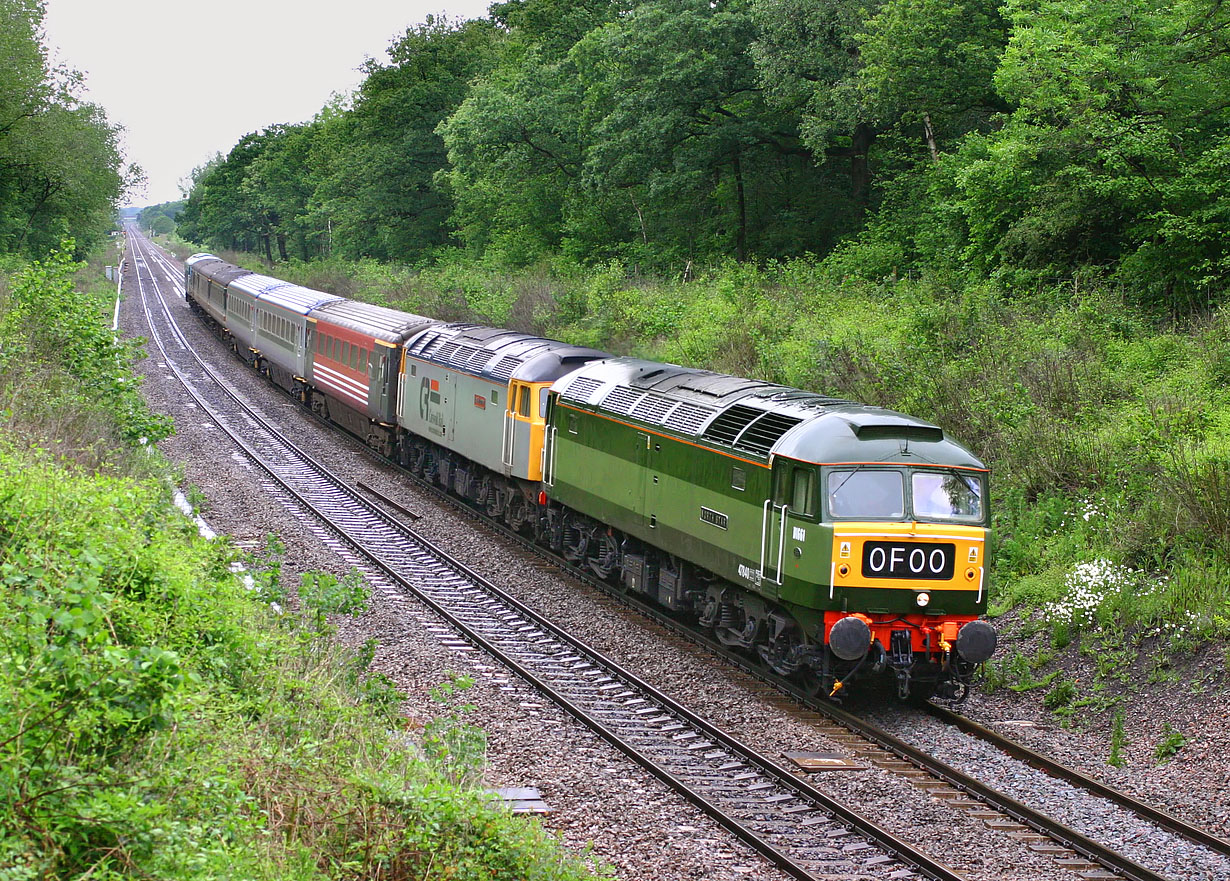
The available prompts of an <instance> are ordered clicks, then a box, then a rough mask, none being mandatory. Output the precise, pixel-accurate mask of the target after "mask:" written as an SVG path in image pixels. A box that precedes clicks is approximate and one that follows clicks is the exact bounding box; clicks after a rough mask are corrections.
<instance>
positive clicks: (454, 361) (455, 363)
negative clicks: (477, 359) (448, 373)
mask: <svg viewBox="0 0 1230 881" xmlns="http://www.w3.org/2000/svg"><path fill="white" fill-rule="evenodd" d="M481 351H482V349H480V348H478V346H467V345H464V344H459V345H458V346H457V348H455V349H452V350H451V351H450V352H449V353H448V363H449V366H450V367H457V368H459V369H461V370H464V369H465V368H466V366H467V365H468V364H469V363H470V359H471V358H473V357H474V353H475V352H481ZM443 354H444V353H443V351H441V356H443Z"/></svg>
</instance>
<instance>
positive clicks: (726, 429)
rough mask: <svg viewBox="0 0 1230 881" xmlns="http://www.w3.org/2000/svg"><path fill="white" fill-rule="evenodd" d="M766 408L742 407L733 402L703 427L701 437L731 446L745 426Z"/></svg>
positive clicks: (762, 413) (759, 415)
mask: <svg viewBox="0 0 1230 881" xmlns="http://www.w3.org/2000/svg"><path fill="white" fill-rule="evenodd" d="M767 412H768V411H767V410H756V409H754V408H752V407H744V406H743V405H742V404H735V405H734V406H733V407H731V408H730V409H729V410H727V411H725V412H724V413H722V415H720V416H718V418H717V419H714V420H713V422H712V423H711V424H710V425H709V427H708V428H707V429H705V433H704V434H703V435H702V437H704V438H705V440H711V441H716V442H717V443H719V444H725V445H726V446H728V447H733V446H734V444H735V440H736V439H737V438H738V437H739V435H740V434H741V433H742V432H743V429H745V428H747V427H748V425H750V424H751V423H752V421H753V420H755V419H758V418H759V417H761V416H763V415H765V413H767Z"/></svg>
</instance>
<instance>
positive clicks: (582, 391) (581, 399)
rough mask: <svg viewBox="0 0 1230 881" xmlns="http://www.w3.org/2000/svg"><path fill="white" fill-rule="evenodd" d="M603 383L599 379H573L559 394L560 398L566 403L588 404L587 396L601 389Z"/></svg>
mask: <svg viewBox="0 0 1230 881" xmlns="http://www.w3.org/2000/svg"><path fill="white" fill-rule="evenodd" d="M602 385H603V382H602V380H600V379H594V378H593V377H592V376H581V377H578V378H577V379H574V380H573V381H572V382H571V383H570V384H569V386H568V388H566V389H564V390H563V391H562V392H560V397H561V398H563V399H564V400H567V401H576V402H577V403H578V404H588V403H589V396H590V395H592V394H593V393H594V392H596V391H597V390H598V389H600V388H602Z"/></svg>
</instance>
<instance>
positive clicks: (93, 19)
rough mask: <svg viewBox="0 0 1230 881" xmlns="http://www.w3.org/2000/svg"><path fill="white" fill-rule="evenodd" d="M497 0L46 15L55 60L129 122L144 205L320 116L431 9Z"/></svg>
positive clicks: (90, 9) (68, 4) (133, 1)
mask: <svg viewBox="0 0 1230 881" xmlns="http://www.w3.org/2000/svg"><path fill="white" fill-rule="evenodd" d="M490 2H491V0H341V2H338V0H332V2H325V0H316V2H311V0H308V2H304V0H209V2H204V3H187V2H183V0H124V2H120V3H108V2H104V0H47V17H46V19H45V22H44V24H45V27H46V42H47V46H48V48H49V49H50V50H51V53H52V57H53V58H55V59H57V60H59V61H62V62H64V63H65V64H67V65H68V66H69V67H72V68H75V69H77V70H80V71H82V72H83V73H85V75H86V85H87V92H86V96H85V97H86V98H88V99H89V100H91V101H93V102H95V103H97V104H101V105H102V106H103V107H105V108H106V109H107V117H108V119H110V120H111V122H112V123H118V124H120V125H122V126H123V127H124V129H125V135H124V145H125V152H126V155H127V158H128V160H129V161H130V162H135V163H136V164H137V165H140V166H141V168H143V169H144V170H145V174H146V177H147V178H148V183H147V184H146V187H145V189H144V192H137V193H134V194H132V195H131V196H130V197H129V202H130V203H131V204H133V205H138V206H144V205H153V204H157V203H159V202H169V201H173V200H175V199H179V198H180V191H179V182H180V181H181V180H182V179H184V178H186V177H187V176H188V175H189V173H190V172H191V171H192V169H193V168H194V167H195V166H198V165H200V164H202V163H203V162H205V161H206V160H207V159H208V158H209V157H210V156H212V155H213V154H214V153H216V152H218V151H221V152H222V153H226V152H228V151H229V150H230V149H231V147H233V146H234V145H235V144H236V142H238V140H239V139H240V138H241V137H243V136H244V135H245V134H247V133H248V132H252V131H256V130H257V129H260V128H264V127H265V126H267V125H272V124H274V123H281V122H292V123H293V122H305V121H307V120H309V119H311V118H312V117H313V116H315V115H316V112H317V111H319V110H320V109H321V107H323V106H324V105H325V103H326V102H328V100H329V97H330V96H331V95H332V94H333V93H334V92H347V91H350V90H351V89H353V88H354V87H355V86H357V85H358V84H359V83H360V82H361V81H362V76H361V74H360V73H359V71H358V68H359V66H360V65H361V64H362V63H363V60H364V59H365V58H369V57H371V58H377V59H379V60H381V61H387V60H388V56H387V55H386V54H385V50H386V49H387V48H388V47H389V44H390V43H391V42H393V40H394V39H395V38H397V37H399V36H401V35H402V34H403V33H405V31H406V29H407V28H408V27H412V26H414V25H418V24H421V23H422V22H423V20H424V19H425V18H426V17H427V16H428V15H437V16H438V15H441V14H445V15H447V16H449V17H451V18H477V17H479V16H482V15H485V14H486V10H487V7H488V5H489V3H490Z"/></svg>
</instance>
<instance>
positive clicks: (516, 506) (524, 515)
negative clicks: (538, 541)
mask: <svg viewBox="0 0 1230 881" xmlns="http://www.w3.org/2000/svg"><path fill="white" fill-rule="evenodd" d="M504 522H505V523H507V524H508V528H509V529H511V530H512V531H513V532H520V531H521V530H522V529H523V528H524V527H525V524H527V523H529V522H530V503H529V502H527V501H526V500H525V496H523V495H521V493H519V492H517V491H516V488H515V487H514V488H513V490H512V498H510V499H509V500H508V507H507V508H505V509H504Z"/></svg>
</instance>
